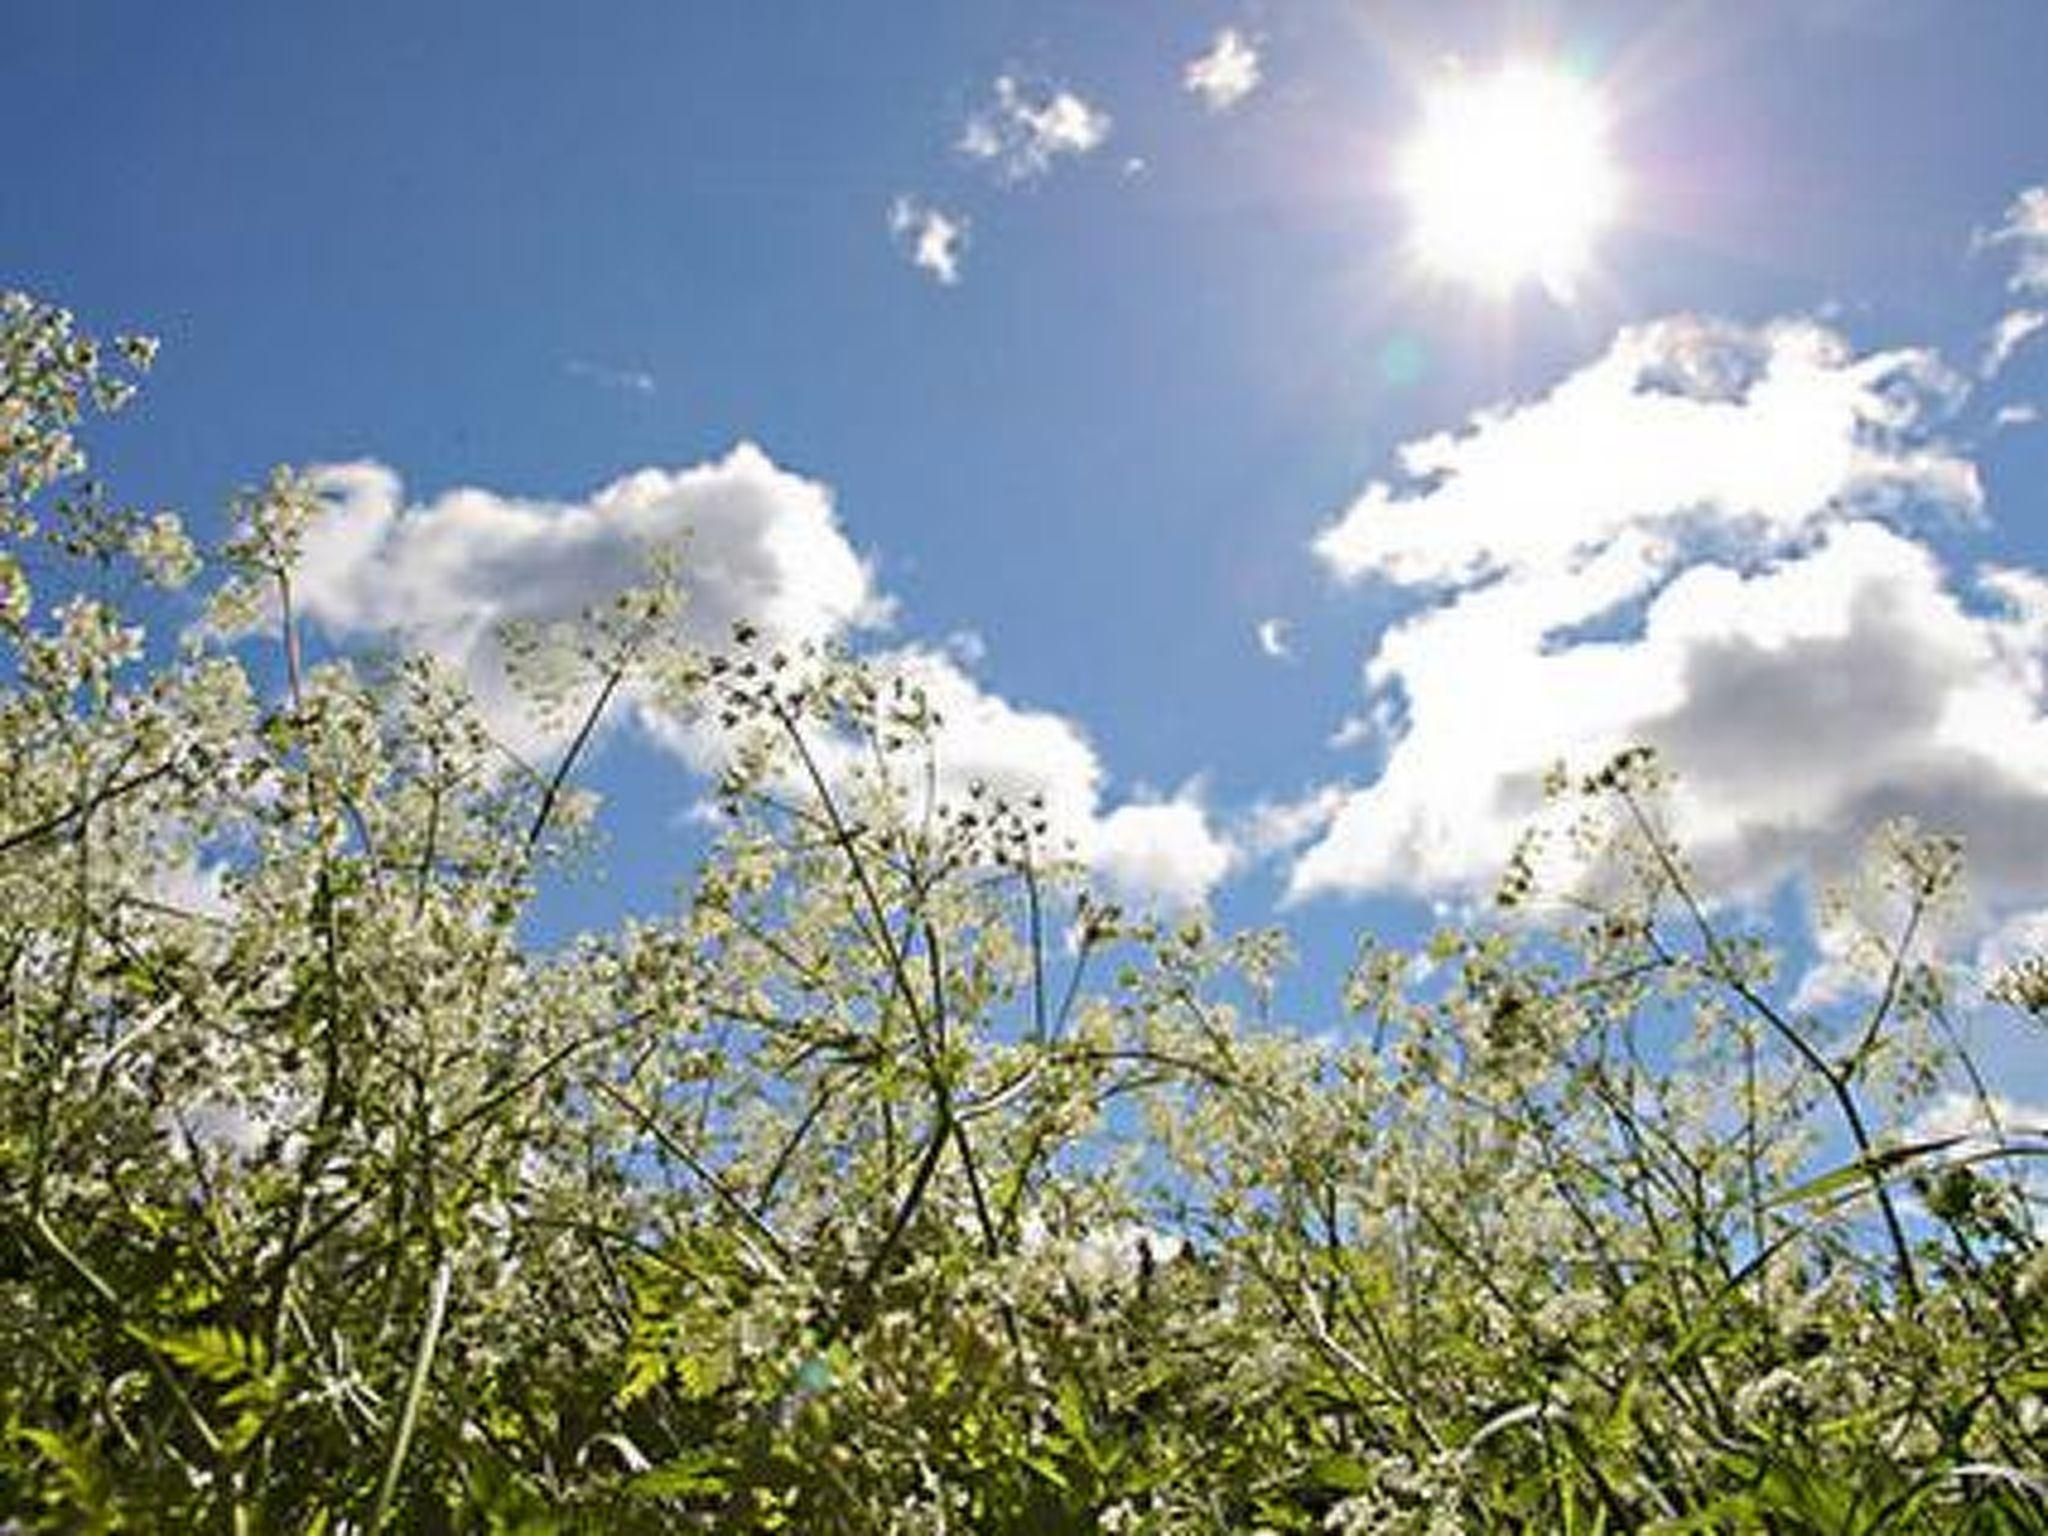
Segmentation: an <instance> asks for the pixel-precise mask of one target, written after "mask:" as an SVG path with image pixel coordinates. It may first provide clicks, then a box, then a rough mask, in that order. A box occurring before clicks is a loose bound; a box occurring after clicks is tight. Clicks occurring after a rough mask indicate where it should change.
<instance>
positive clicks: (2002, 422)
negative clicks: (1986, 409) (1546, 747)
mask: <svg viewBox="0 0 2048 1536" xmlns="http://www.w3.org/2000/svg"><path fill="white" fill-rule="evenodd" d="M2040 419H2041V407H2039V406H2038V405H2035V404H2034V403H2033V402H2032V401H2031V400H2022V401H2021V402H2020V403H2019V404H2017V405H2001V406H2000V407H1999V408H1998V413H1997V414H1996V415H1994V416H1993V417H1992V418H1991V425H1992V426H1994V427H1998V428H2001V429H2008V428H2012V427H2031V426H2033V425H2034V423H2036V422H2037V421H2039V420H2040Z"/></svg>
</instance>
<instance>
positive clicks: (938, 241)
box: [889, 196, 967, 287]
mask: <svg viewBox="0 0 2048 1536" xmlns="http://www.w3.org/2000/svg"><path fill="white" fill-rule="evenodd" d="M889 234H890V235H891V237H893V238H894V240H895V241H896V248H897V249H898V250H900V251H902V252H903V254H904V256H905V257H906V258H908V260H909V261H910V264H911V265H912V266H914V267H916V268H917V269H918V270H919V271H920V272H924V273H927V274H929V276H930V277H931V278H932V280H933V281H934V282H937V283H941V284H944V285H946V286H947V287H951V286H952V285H953V284H955V283H957V282H959V281H960V258H961V257H962V256H963V255H964V254H965V252H966V250H967V220H966V219H964V218H959V217H955V216H954V215H952V214H948V213H944V212H941V211H940V210H939V209H937V208H934V207H932V206H931V205H930V204H928V203H926V202H923V201H921V200H920V199H918V198H915V197H910V196H903V197H899V198H897V199H896V201H895V202H893V203H891V204H890V205H889Z"/></svg>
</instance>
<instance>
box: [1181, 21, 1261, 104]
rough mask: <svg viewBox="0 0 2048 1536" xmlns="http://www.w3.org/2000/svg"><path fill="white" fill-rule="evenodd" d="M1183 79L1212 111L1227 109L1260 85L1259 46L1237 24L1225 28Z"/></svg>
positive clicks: (1194, 60)
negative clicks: (1236, 26) (1239, 29)
mask: <svg viewBox="0 0 2048 1536" xmlns="http://www.w3.org/2000/svg"><path fill="white" fill-rule="evenodd" d="M1181 78H1182V80H1183V82H1184V83H1185V84H1186V86H1187V88H1188V90H1190V91H1191V92H1193V93H1194V94H1195V95H1197V96H1199V97H1201V98H1202V105H1203V106H1205V107H1207V108H1208V109H1209V110H1210V111H1211V112H1228V111H1229V110H1230V109H1231V108H1233V107H1235V106H1236V105H1237V104H1238V103H1239V102H1241V101H1243V100H1244V99H1245V97H1247V96H1249V95H1251V93H1252V92H1253V91H1255V90H1257V89H1258V88H1259V81H1260V79H1261V78H1262V76H1261V74H1260V71H1259V50H1258V45H1257V44H1255V43H1253V42H1252V41H1251V40H1250V39H1248V38H1247V37H1245V35H1244V34H1243V33H1242V32H1239V31H1238V30H1237V29H1236V28H1235V27H1225V28H1224V29H1223V30H1222V31H1221V32H1218V33H1217V34H1216V40H1215V41H1214V42H1213V43H1211V44H1210V45H1209V51H1208V52H1207V53H1205V54H1203V55H1202V56H1201V57H1200V58H1198V59H1193V60H1191V61H1190V62H1189V64H1188V67H1187V70H1186V72H1185V73H1184V74H1183V75H1182V77H1181Z"/></svg>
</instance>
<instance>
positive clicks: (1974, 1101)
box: [1900, 1089, 2048, 1166]
mask: <svg viewBox="0 0 2048 1536" xmlns="http://www.w3.org/2000/svg"><path fill="white" fill-rule="evenodd" d="M1950 1136H1957V1137H1962V1138H1964V1141H1963V1144H1962V1145H1960V1146H1958V1147H1956V1148H1954V1149H1953V1150H1952V1151H1950V1152H1948V1153H1946V1154H1945V1155H1944V1160H1947V1159H1952V1158H1955V1157H1959V1156H1967V1155H1968V1154H1970V1153H1971V1152H1985V1151H1990V1150H1992V1149H1994V1148H1997V1147H2000V1146H2003V1145H2008V1144H2010V1143H2011V1142H2013V1141H2014V1140H2016V1139H2024V1140H2027V1141H2033V1142H2040V1141H2043V1140H2048V1105H2041V1104H2029V1103H2025V1102H2023V1101H2020V1100H2016V1099H2010V1098H2007V1097H2006V1096H2005V1095H2003V1094H1996V1093H1994V1094H1991V1095H1989V1096H1988V1098H1985V1099H1980V1098H1978V1097H1977V1095H1976V1094H1974V1093H1965V1092H1963V1091H1962V1090H1960V1089H1952V1090H1950V1091H1949V1092H1947V1093H1944V1094H1943V1095H1942V1096H1941V1097H1940V1098H1938V1099H1936V1100H1935V1101H1934V1102H1933V1103H1931V1104H1929V1105H1927V1106H1926V1108H1924V1109H1922V1110H1921V1111H1920V1113H1919V1114H1918V1115H1916V1116H1914V1118H1913V1119H1912V1120H1911V1121H1910V1122H1909V1123H1908V1124H1907V1126H1906V1128H1905V1130H1904V1131H1903V1132H1902V1133H1901V1136H1900V1140H1901V1141H1903V1142H1906V1143H1912V1142H1920V1141H1940V1140H1943V1139H1944V1138H1947V1137H1950ZM2008 1166H2010V1165H2008Z"/></svg>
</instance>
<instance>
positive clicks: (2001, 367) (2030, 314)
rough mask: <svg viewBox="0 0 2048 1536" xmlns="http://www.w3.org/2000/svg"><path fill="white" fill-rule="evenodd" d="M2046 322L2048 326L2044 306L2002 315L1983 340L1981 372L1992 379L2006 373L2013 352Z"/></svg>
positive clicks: (1978, 370) (1979, 365) (2047, 314)
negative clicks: (1987, 337)
mask: <svg viewBox="0 0 2048 1536" xmlns="http://www.w3.org/2000/svg"><path fill="white" fill-rule="evenodd" d="M2043 326H2048V312H2044V311H2042V310H2038V309H2015V310H2013V311H2012V312H2011V313H2009V314H2004V315H2000V316H1999V317H1998V323H1997V324H1996V325H1994V326H1992V328H1991V336H1990V339H1989V340H1987V341H1986V342H1985V343H1984V359H1983V361H1982V362H1980V363H1979V364H1978V365H1977V372H1978V375H1979V376H1980V377H1982V378H1986V379H1991V378H1996V377H1997V376H1998V375H1999V374H2000V373H2003V372H2004V371H2005V365H2006V364H2007V363H2009V362H2011V361H2012V357H2013V354H2014V353H2015V352H2017V351H2019V349H2020V348H2021V347H2022V346H2024V345H2025V344H2026V343H2027V341H2028V340H2029V339H2030V338H2031V337H2033V336H2034V335H2036V334H2037V333H2038V332H2039V331H2040V330H2041V328H2042V327H2043Z"/></svg>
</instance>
